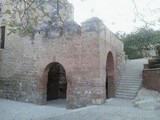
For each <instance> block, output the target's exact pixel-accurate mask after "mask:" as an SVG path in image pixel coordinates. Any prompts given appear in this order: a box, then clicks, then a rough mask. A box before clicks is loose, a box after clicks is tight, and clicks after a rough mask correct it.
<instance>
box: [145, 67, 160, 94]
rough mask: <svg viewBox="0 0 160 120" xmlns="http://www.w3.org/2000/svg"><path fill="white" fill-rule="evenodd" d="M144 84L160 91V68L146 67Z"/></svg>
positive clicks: (148, 87)
mask: <svg viewBox="0 0 160 120" xmlns="http://www.w3.org/2000/svg"><path fill="white" fill-rule="evenodd" d="M143 86H144V87H145V88H147V89H150V90H156V91H159V92H160V69H144V70H143Z"/></svg>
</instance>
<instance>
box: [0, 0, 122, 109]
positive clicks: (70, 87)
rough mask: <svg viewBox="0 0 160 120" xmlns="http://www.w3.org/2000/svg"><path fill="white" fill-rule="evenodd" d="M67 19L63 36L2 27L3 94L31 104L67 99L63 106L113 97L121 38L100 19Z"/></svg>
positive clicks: (0, 73)
mask: <svg viewBox="0 0 160 120" xmlns="http://www.w3.org/2000/svg"><path fill="white" fill-rule="evenodd" d="M68 5H70V4H69V3H68ZM71 12H72V11H71ZM66 14H67V13H66ZM70 18H71V17H70ZM69 23H70V24H69V27H70V28H69V29H67V30H66V31H67V37H66V36H59V37H53V36H54V35H55V34H54V33H55V31H54V30H52V31H51V32H50V38H49V39H44V38H43V35H44V32H43V31H40V32H38V33H36V34H35V39H34V41H31V40H30V38H29V37H20V36H18V35H17V34H11V35H9V36H8V35H7V34H5V33H4V30H5V28H4V27H2V28H3V29H2V31H1V33H3V34H1V35H2V37H1V41H2V39H3V44H4V45H3V44H1V49H0V97H1V98H6V99H11V100H16V101H23V102H30V103H35V104H46V103H47V101H49V100H54V99H66V107H67V108H69V109H74V108H79V107H84V106H87V105H93V104H103V103H104V102H105V100H106V99H108V98H111V97H114V95H115V91H116V87H117V83H118V80H119V78H120V75H121V70H122V69H123V64H124V51H123V43H122V42H121V41H119V40H118V39H117V38H116V37H115V36H114V34H113V33H112V32H111V31H110V30H109V29H108V28H107V27H106V26H105V25H104V24H103V22H102V21H101V20H99V19H98V18H91V19H89V20H87V21H85V22H83V23H82V25H81V26H79V25H77V24H76V23H75V22H74V21H73V19H72V20H70V21H69ZM77 26H78V27H77ZM6 33H7V26H6ZM4 35H5V36H4ZM4 37H5V39H4ZM68 37H69V38H68ZM1 43H2V42H1Z"/></svg>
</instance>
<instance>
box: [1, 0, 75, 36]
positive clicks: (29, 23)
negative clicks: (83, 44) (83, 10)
mask: <svg viewBox="0 0 160 120" xmlns="http://www.w3.org/2000/svg"><path fill="white" fill-rule="evenodd" d="M5 8H6V10H5V12H4V14H5V15H6V16H7V17H6V18H7V20H6V22H7V24H8V26H9V31H10V32H9V34H11V33H19V35H21V36H26V35H30V36H34V34H35V33H36V32H39V31H45V35H46V36H47V35H48V32H49V31H50V30H51V29H54V30H56V31H57V32H58V33H59V35H61V34H63V33H64V26H65V21H66V20H67V19H69V18H68V17H69V14H66V13H67V12H68V13H71V11H70V10H71V9H72V8H71V6H70V5H69V3H67V1H66V0H48V1H45V0H6V2H5ZM62 9H63V10H62ZM63 11H65V12H66V13H64V12H63Z"/></svg>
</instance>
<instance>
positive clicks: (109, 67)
mask: <svg viewBox="0 0 160 120" xmlns="http://www.w3.org/2000/svg"><path fill="white" fill-rule="evenodd" d="M114 81H115V80H114V57H113V54H112V52H111V51H109V52H108V55H107V60H106V98H111V97H114V95H115V84H114Z"/></svg>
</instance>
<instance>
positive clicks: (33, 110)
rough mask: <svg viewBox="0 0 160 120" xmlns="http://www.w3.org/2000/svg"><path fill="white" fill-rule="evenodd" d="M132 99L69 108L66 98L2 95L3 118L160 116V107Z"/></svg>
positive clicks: (143, 119)
mask: <svg viewBox="0 0 160 120" xmlns="http://www.w3.org/2000/svg"><path fill="white" fill-rule="evenodd" d="M132 102H133V101H131V100H125V99H118V98H112V99H109V100H107V101H106V103H105V104H103V105H97V106H96V105H95V106H89V107H85V108H80V109H76V110H67V109H65V101H64V100H59V101H52V102H50V103H48V104H47V105H45V106H39V105H33V104H28V103H20V102H14V101H10V100H5V99H0V120H159V118H160V109H156V110H153V109H152V110H148V109H147V110H145V109H140V108H137V107H134V104H133V103H132Z"/></svg>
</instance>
